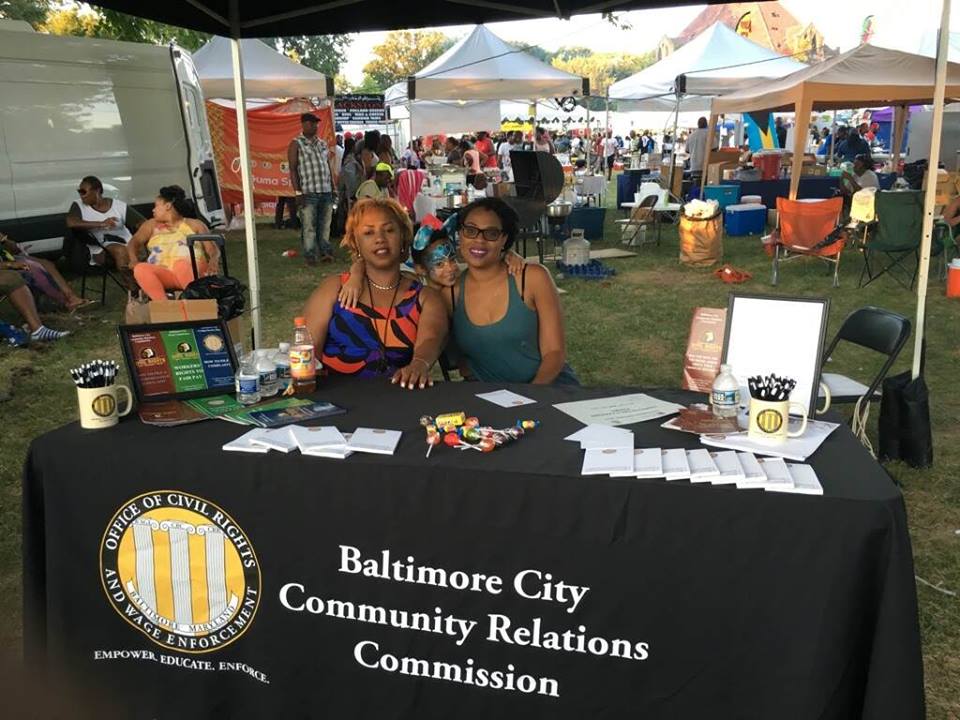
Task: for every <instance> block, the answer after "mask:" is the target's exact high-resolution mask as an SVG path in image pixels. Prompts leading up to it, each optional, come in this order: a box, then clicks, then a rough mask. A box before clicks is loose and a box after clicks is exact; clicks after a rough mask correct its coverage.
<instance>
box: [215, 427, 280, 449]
mask: <svg viewBox="0 0 960 720" xmlns="http://www.w3.org/2000/svg"><path fill="white" fill-rule="evenodd" d="M259 431H260V428H254V429H253V430H250V431H248V432H245V433H244V434H243V435H241V436H240V437H238V438H237V439H236V440H231V441H230V442H228V443H227V444H226V445H224V446H223V449H224V450H226V451H227V452H246V453H259V454H261V455H262V454H265V453H268V452H270V448H266V447H263V446H262V445H256V444H254V443H253V437H254V435H255V433H257V432H259Z"/></svg>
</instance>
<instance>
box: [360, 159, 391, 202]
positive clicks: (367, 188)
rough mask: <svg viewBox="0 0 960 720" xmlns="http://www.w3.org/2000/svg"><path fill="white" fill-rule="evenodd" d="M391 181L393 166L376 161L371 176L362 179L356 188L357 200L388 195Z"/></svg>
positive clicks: (386, 196)
mask: <svg viewBox="0 0 960 720" xmlns="http://www.w3.org/2000/svg"><path fill="white" fill-rule="evenodd" d="M392 181H393V168H392V167H391V166H390V165H388V164H387V163H385V162H381V163H377V165H376V167H375V168H374V173H373V177H372V178H370V179H369V180H364V181H363V182H362V183H360V187H358V188H357V200H362V199H363V198H388V197H390V183H391V182H392Z"/></svg>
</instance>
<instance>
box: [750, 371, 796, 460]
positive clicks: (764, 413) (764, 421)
mask: <svg viewBox="0 0 960 720" xmlns="http://www.w3.org/2000/svg"><path fill="white" fill-rule="evenodd" d="M796 385H797V381H796V380H792V379H790V378H783V377H778V376H777V375H773V374H771V375H767V376H766V377H761V376H756V377H752V378H750V379H749V380H748V381H747V386H748V387H749V389H750V424H749V426H748V429H747V435H748V437H749V438H750V439H751V440H757V441H760V442H765V443H782V442H786V440H787V438H791V437H800V436H801V435H803V433H804V432H806V430H807V409H806V408H805V407H804V406H803V405H801V404H800V403H796V402H790V393H792V392H793V389H794V387H796ZM791 409H792V410H794V411H796V412H797V413H798V414H799V415H800V416H801V418H802V419H801V423H800V429H799V430H797V431H796V432H790V430H789V428H790V410H791Z"/></svg>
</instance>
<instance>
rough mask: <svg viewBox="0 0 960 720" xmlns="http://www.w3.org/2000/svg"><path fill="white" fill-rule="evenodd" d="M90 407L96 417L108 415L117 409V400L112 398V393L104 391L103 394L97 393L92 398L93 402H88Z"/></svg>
mask: <svg viewBox="0 0 960 720" xmlns="http://www.w3.org/2000/svg"><path fill="white" fill-rule="evenodd" d="M90 408H91V409H92V410H93V412H94V414H96V416H97V417H102V418H105V417H110V416H111V415H113V413H115V412H116V410H117V401H116V400H115V399H114V398H113V395H110V394H109V393H104V394H103V395H97V396H96V397H95V398H94V399H93V402H92V403H90Z"/></svg>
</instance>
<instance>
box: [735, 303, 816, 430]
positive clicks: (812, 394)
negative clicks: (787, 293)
mask: <svg viewBox="0 0 960 720" xmlns="http://www.w3.org/2000/svg"><path fill="white" fill-rule="evenodd" d="M829 314H830V300H829V299H828V298H814V297H809V298H807V297H783V296H777V295H752V294H745V293H730V300H729V304H728V306H727V324H726V331H725V332H724V337H723V361H722V362H723V363H724V364H726V365H730V369H731V371H732V372H733V375H734V377H736V378H737V380H738V381H739V383H740V388H741V396H742V398H743V399H744V400H746V399H747V398H749V397H750V395H749V392H748V391H747V379H748V378H750V377H753V376H754V375H769V374H770V373H775V374H776V375H780V376H784V377H789V378H792V379H794V380H796V381H797V385H796V387H795V388H794V391H793V394H792V395H791V397H790V399H791V400H792V401H794V402H797V403H799V404H801V405H803V406H804V407H805V408H806V411H807V415H808V417H811V418H812V417H813V416H814V415H815V414H816V408H817V390H818V388H819V385H820V366H821V358H822V355H823V344H824V338H825V336H826V332H827V319H828V317H829Z"/></svg>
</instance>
